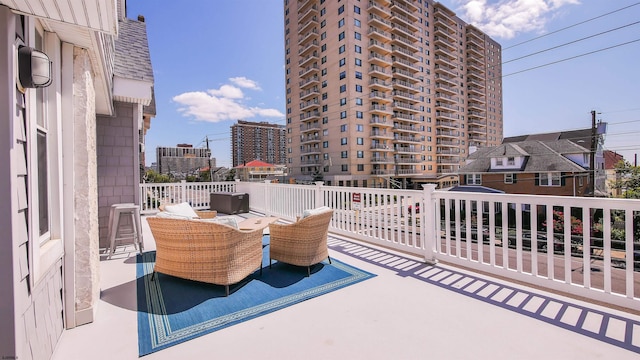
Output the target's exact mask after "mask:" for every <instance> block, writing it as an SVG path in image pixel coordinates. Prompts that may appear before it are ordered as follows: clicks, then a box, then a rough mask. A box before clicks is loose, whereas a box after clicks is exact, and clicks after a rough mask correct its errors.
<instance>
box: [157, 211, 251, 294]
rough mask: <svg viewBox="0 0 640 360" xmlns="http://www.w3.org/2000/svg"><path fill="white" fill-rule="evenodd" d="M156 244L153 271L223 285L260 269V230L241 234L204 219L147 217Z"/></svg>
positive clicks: (226, 226)
mask: <svg viewBox="0 0 640 360" xmlns="http://www.w3.org/2000/svg"><path fill="white" fill-rule="evenodd" d="M147 222H148V223H149V227H150V228H151V233H152V234H153V238H154V239H155V242H156V264H155V267H154V269H153V270H154V274H153V276H154V277H155V272H159V273H162V274H167V275H171V276H176V277H180V278H184V279H189V280H195V281H202V282H206V283H211V284H216V285H223V286H225V288H226V289H225V290H226V294H227V295H229V285H231V284H236V283H238V282H240V281H241V280H243V279H244V278H246V277H247V276H249V275H250V274H252V273H253V272H254V271H256V270H258V269H260V271H261V272H262V230H261V229H258V230H254V231H244V230H239V229H236V228H234V227H232V226H229V225H225V224H220V223H215V222H211V221H203V220H182V219H170V218H158V217H150V218H148V219H147Z"/></svg>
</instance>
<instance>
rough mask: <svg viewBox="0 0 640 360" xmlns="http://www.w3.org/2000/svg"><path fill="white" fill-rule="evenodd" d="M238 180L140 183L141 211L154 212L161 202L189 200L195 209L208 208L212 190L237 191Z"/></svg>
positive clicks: (171, 202) (144, 212) (170, 202)
mask: <svg viewBox="0 0 640 360" xmlns="http://www.w3.org/2000/svg"><path fill="white" fill-rule="evenodd" d="M236 184H237V183H236V182H215V183H213V182H206V183H205V182H186V181H183V182H180V183H146V184H140V213H141V214H153V213H156V212H157V211H158V206H160V205H161V204H167V203H169V204H175V203H181V202H188V203H189V204H191V206H192V207H193V208H194V209H208V208H209V195H210V194H211V193H212V192H235V189H236Z"/></svg>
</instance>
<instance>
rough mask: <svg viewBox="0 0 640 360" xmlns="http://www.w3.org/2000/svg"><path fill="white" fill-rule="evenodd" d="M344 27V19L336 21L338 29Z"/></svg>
mask: <svg viewBox="0 0 640 360" xmlns="http://www.w3.org/2000/svg"><path fill="white" fill-rule="evenodd" d="M343 26H344V18H342V19H340V20H338V27H339V28H341V27H343Z"/></svg>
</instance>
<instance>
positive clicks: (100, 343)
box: [53, 214, 640, 360]
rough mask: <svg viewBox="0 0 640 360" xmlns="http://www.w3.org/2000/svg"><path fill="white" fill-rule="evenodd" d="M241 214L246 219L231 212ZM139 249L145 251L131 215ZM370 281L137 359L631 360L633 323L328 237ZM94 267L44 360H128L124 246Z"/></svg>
mask: <svg viewBox="0 0 640 360" xmlns="http://www.w3.org/2000/svg"><path fill="white" fill-rule="evenodd" d="M243 216H245V217H247V216H256V215H254V214H243ZM142 223H143V230H144V232H143V233H144V240H145V251H150V250H154V249H155V244H154V242H153V238H152V236H151V233H150V230H149V227H148V225H147V222H146V221H145V218H144V217H143V221H142ZM329 247H330V256H331V257H332V258H335V259H338V260H341V261H343V262H346V263H349V264H351V265H353V266H356V267H358V268H360V269H363V270H366V271H369V272H371V273H374V274H376V275H377V276H376V277H374V278H372V279H369V280H366V281H364V282H361V283H357V284H355V285H352V286H349V287H346V288H343V289H340V290H338V291H335V292H332V293H329V294H326V295H322V296H320V297H317V298H314V299H310V300H307V301H304V302H302V303H299V304H296V305H293V306H290V307H288V308H285V309H282V310H279V311H276V312H273V313H270V314H267V315H264V316H261V317H258V318H256V319H252V320H249V321H245V322H243V323H240V324H237V325H234V326H231V327H228V328H224V329H222V330H219V331H216V332H213V333H211V334H208V335H204V336H202V337H199V338H196V339H194V340H190V341H187V342H184V343H181V344H178V345H176V346H173V347H170V348H168V349H165V350H161V351H159V352H156V353H152V354H150V355H147V356H145V357H144V358H145V359H149V360H155V359H208V358H217V359H276V358H279V359H298V358H304V359H581V360H585V359H611V358H615V359H637V358H638V357H639V355H640V316H638V315H636V314H630V313H628V312H622V311H619V310H616V309H611V308H607V307H602V306H599V305H595V304H591V303H585V302H582V301H579V300H575V299H571V298H567V297H564V296H560V295H556V294H553V293H549V292H545V291H542V290H539V289H533V288H529V287H525V286H522V285H518V284H514V283H509V282H506V281H504V280H499V279H495V278H489V277H484V276H482V275H479V274H475V273H471V272H466V271H464V270H461V269H459V268H456V267H452V266H448V265H444V264H438V265H436V266H430V265H427V264H423V263H421V262H420V259H415V258H411V257H410V256H407V255H405V254H397V253H395V252H393V251H390V250H386V249H384V250H383V249H379V248H376V247H375V246H372V245H369V244H364V243H359V242H357V241H354V240H351V239H345V238H340V237H336V236H332V237H331V239H330V241H329ZM126 250H130V252H126V251H125V252H121V253H119V254H117V255H115V256H114V257H113V258H112V259H111V260H103V261H101V269H100V270H101V274H100V276H101V289H102V292H101V299H100V301H99V304H98V307H97V316H96V320H95V321H94V322H93V323H91V324H88V325H84V326H80V327H77V328H75V329H71V330H67V331H64V332H63V334H62V338H61V339H60V341H59V343H58V345H57V348H56V350H55V352H54V355H53V359H54V360H68V359H93V360H101V359H105V360H106V359H108V360H113V359H135V358H138V341H137V338H138V333H137V332H138V328H137V317H136V283H135V279H136V275H135V272H136V264H135V252H134V251H133V247H128V248H127V249H126Z"/></svg>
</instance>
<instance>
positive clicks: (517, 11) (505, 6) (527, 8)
mask: <svg viewBox="0 0 640 360" xmlns="http://www.w3.org/2000/svg"><path fill="white" fill-rule="evenodd" d="M457 3H459V4H460V7H459V9H458V11H459V12H461V13H460V14H459V15H460V17H461V18H462V19H465V20H466V21H467V22H469V23H471V24H473V25H475V26H477V27H478V28H480V29H482V30H483V31H484V32H486V33H487V34H488V35H489V36H492V37H499V38H504V39H510V38H513V37H515V36H516V35H517V34H518V33H524V32H532V31H534V32H540V31H543V30H544V26H545V24H546V23H547V21H548V20H549V19H550V18H551V17H553V15H554V12H555V11H557V10H558V9H560V8H561V7H563V6H565V5H578V4H580V0H500V1H498V2H492V3H489V1H487V0H471V1H464V0H458V1H457Z"/></svg>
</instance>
